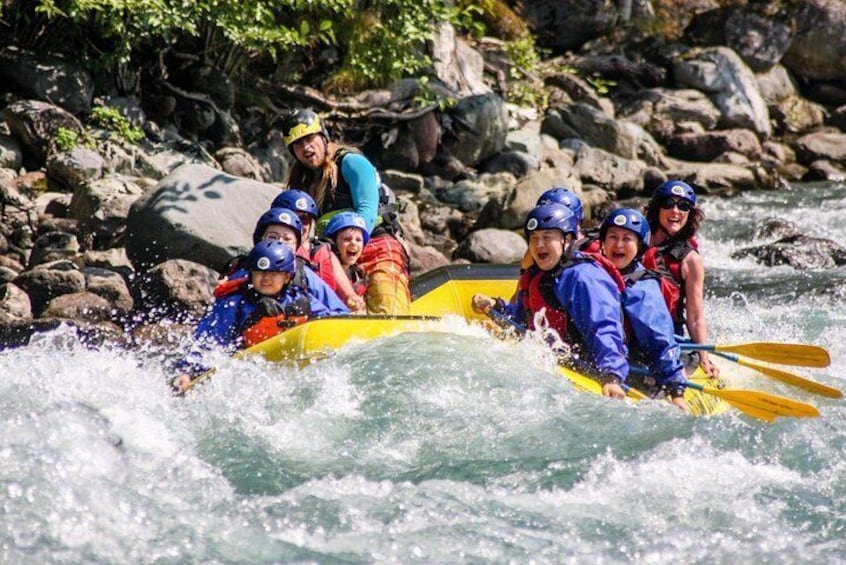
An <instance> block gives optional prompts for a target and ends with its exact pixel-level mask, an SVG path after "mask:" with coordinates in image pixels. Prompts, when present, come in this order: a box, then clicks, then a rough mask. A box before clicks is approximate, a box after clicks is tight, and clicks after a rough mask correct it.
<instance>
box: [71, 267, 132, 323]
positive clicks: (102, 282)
mask: <svg viewBox="0 0 846 565" xmlns="http://www.w3.org/2000/svg"><path fill="white" fill-rule="evenodd" d="M82 274H83V275H85V289H86V291H88V292H90V293H93V294H96V295H97V296H100V297H102V298H104V299H105V300H107V301H108V303H109V307H110V308H111V309H113V310H115V311H116V312H118V313H120V314H127V313H129V312H130V311H131V310H132V307H133V305H134V301H133V300H132V295H131V294H130V292H129V287H128V286H127V285H126V281H125V280H124V278H123V277H122V276H121V275H120V274H118V273H117V272H115V271H110V270H108V269H102V268H99V267H83V268H82Z"/></svg>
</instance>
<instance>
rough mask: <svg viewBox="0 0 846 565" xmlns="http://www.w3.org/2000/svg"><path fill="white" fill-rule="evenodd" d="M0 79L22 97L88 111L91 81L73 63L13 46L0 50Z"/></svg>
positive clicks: (91, 94) (79, 110) (69, 109)
mask: <svg viewBox="0 0 846 565" xmlns="http://www.w3.org/2000/svg"><path fill="white" fill-rule="evenodd" d="M0 83H2V84H3V85H4V87H6V88H8V89H10V90H14V91H16V92H17V93H18V94H19V95H20V96H22V97H24V98H34V99H36V100H43V101H45V102H50V103H52V104H56V105H57V106H60V107H62V108H65V109H66V110H68V111H69V112H71V113H73V114H78V113H82V112H88V111H89V110H90V109H91V100H92V98H93V97H94V81H93V80H92V79H91V76H90V75H89V74H88V73H87V72H85V71H84V70H82V69H81V68H79V67H77V66H76V65H74V64H72V63H69V62H67V61H64V60H62V59H59V58H58V57H54V56H51V55H37V54H35V53H31V52H29V51H25V50H21V49H18V48H16V47H7V48H5V49H4V50H3V51H0Z"/></svg>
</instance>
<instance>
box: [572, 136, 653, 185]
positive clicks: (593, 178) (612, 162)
mask: <svg viewBox="0 0 846 565" xmlns="http://www.w3.org/2000/svg"><path fill="white" fill-rule="evenodd" d="M646 167H647V164H646V163H644V162H643V161H640V160H635V159H624V158H622V157H619V156H617V155H614V154H613V153H609V152H607V151H603V150H602V149H596V148H593V147H590V146H588V145H583V146H582V147H581V148H580V149H579V152H578V156H577V159H576V171H578V173H579V177H580V178H581V179H582V182H584V183H590V184H594V185H596V186H598V187H600V188H603V189H605V190H608V191H610V192H614V193H617V195H618V196H619V197H626V196H634V195H635V194H638V193H640V192H642V191H643V174H644V171H645V170H646Z"/></svg>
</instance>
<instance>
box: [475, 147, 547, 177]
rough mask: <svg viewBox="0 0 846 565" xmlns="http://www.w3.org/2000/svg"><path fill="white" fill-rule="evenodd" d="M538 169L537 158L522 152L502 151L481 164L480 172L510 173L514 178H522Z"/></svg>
mask: <svg viewBox="0 0 846 565" xmlns="http://www.w3.org/2000/svg"><path fill="white" fill-rule="evenodd" d="M539 168H540V162H539V161H538V159H537V157H534V156H533V155H530V154H529V153H524V152H522V151H503V152H502V153H498V154H496V155H494V156H493V157H492V158H490V159H488V160H487V161H485V162H484V164H482V166H481V168H480V170H481V171H482V172H485V173H510V174H512V175H513V176H514V177H515V178H518V179H520V178H523V177H525V176H527V175H529V174H531V173H532V172H533V171H537V170H538V169H539Z"/></svg>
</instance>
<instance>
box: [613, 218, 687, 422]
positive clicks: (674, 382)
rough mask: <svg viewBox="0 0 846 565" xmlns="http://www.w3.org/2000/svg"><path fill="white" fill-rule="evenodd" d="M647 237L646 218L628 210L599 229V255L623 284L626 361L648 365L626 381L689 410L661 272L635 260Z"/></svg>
mask: <svg viewBox="0 0 846 565" xmlns="http://www.w3.org/2000/svg"><path fill="white" fill-rule="evenodd" d="M649 236H650V230H649V224H648V223H647V221H646V218H645V217H644V216H643V214H641V213H640V212H638V211H637V210H633V209H631V208H621V209H619V210H615V211H613V212H611V213H610V214H609V215H608V217H607V218H605V220H604V221H603V222H602V226H601V227H600V228H599V239H600V241H601V242H602V253H603V255H604V256H605V257H607V258H608V259H609V260H610V261H611V263H613V264H614V266H615V267H616V268H617V270H618V271H619V272H620V274H621V275H622V277H623V281H624V282H625V288H624V289H623V292H622V297H621V298H622V307H623V315H624V319H625V326H624V327H625V331H626V338H627V344H628V347H629V352H630V356H629V360H630V361H631V362H638V363H639V364H641V365H646V368H647V369H648V371H649V373H648V375H646V376H643V377H641V376H636V377H631V376H630V377H629V382H630V384H632V385H633V386H636V387H637V388H639V389H642V390H644V392H647V393H648V394H650V395H651V396H656V395H658V394H661V393H664V394H666V395H667V396H669V397H670V399H671V402H672V403H673V404H674V405H675V406H678V407H679V408H680V409H682V410H684V411H689V407H688V405H687V402H686V401H685V399H684V389H685V386H684V383H685V380H686V379H685V373H684V365H683V364H682V362H681V349H680V348H679V344H678V343H677V342H676V339H675V332H674V330H673V319H672V317H671V316H670V312H669V310H667V306H666V302H665V298H664V293H662V291H661V283H662V276H661V274H660V273H656V272H654V271H647V270H646V269H644V267H643V265H642V264H641V263H640V260H639V259H640V257H641V256H642V255H643V253H644V251H645V250H646V248H647V247H648V246H649ZM664 280H666V279H664ZM666 282H667V283H670V281H666ZM670 284H672V283H670Z"/></svg>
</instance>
